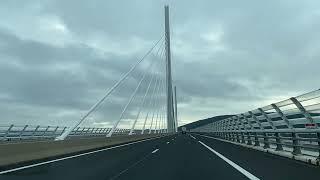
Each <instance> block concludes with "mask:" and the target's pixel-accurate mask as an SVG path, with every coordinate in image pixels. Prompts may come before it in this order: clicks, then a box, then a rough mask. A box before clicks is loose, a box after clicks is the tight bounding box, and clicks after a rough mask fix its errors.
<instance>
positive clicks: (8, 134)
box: [0, 124, 139, 141]
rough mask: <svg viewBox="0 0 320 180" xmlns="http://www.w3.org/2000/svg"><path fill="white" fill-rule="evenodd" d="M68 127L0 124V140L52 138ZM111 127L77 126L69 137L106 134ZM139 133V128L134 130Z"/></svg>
mask: <svg viewBox="0 0 320 180" xmlns="http://www.w3.org/2000/svg"><path fill="white" fill-rule="evenodd" d="M68 128H69V127H66V126H40V125H37V126H34V125H23V126H21V125H13V124H12V125H9V126H8V125H0V141H1V140H2V141H8V140H25V139H54V138H56V137H58V136H60V135H61V134H62V133H63V132H65V131H66V130H67V129H68ZM110 130H111V128H97V127H77V128H76V129H74V130H73V131H72V132H71V133H70V134H69V136H68V137H69V138H74V137H86V136H88V137H92V136H106V135H107V134H108V133H109V132H110ZM129 131H130V129H116V130H115V132H114V133H113V135H114V136H116V135H128V133H129ZM135 132H136V133H139V130H135Z"/></svg>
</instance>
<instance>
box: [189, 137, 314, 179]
mask: <svg viewBox="0 0 320 180" xmlns="http://www.w3.org/2000/svg"><path fill="white" fill-rule="evenodd" d="M193 136H194V137H195V138H196V139H197V140H199V141H202V142H204V143H205V144H206V145H208V146H209V147H211V148H212V149H214V150H216V151H218V152H219V153H221V154H222V155H224V156H226V157H227V158H228V159H230V160H231V161H233V162H235V163H237V164H238V165H240V166H241V167H243V168H244V169H246V170H248V171H249V172H251V173H253V174H254V175H256V176H258V177H259V178H261V179H267V180H268V179H270V180H278V179H279V180H286V179H290V180H301V179H319V177H320V168H319V167H317V166H313V165H309V164H306V163H303V162H300V161H295V160H292V159H288V158H285V157H281V156H277V155H273V154H270V153H265V152H261V151H257V150H254V149H249V148H245V147H242V146H238V145H235V144H231V143H227V142H223V141H219V140H216V139H212V138H208V137H205V136H200V135H197V134H193Z"/></svg>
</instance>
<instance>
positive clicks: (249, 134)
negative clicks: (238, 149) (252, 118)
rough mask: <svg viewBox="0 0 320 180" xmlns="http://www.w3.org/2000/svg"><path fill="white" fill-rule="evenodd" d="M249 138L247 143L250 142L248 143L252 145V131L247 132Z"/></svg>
mask: <svg viewBox="0 0 320 180" xmlns="http://www.w3.org/2000/svg"><path fill="white" fill-rule="evenodd" d="M247 140H248V142H247V144H248V145H252V141H251V133H250V132H247Z"/></svg>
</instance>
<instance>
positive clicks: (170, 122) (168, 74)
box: [164, 6, 175, 133]
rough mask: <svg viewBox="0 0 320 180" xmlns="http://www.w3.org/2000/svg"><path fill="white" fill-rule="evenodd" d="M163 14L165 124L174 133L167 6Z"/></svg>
mask: <svg viewBox="0 0 320 180" xmlns="http://www.w3.org/2000/svg"><path fill="white" fill-rule="evenodd" d="M164 12H165V40H166V65H167V66H166V80H167V124H168V131H169V133H173V132H174V131H175V127H174V119H173V116H174V115H173V103H172V101H173V97H172V77H171V52H170V27H169V24H170V23H169V6H165V7H164Z"/></svg>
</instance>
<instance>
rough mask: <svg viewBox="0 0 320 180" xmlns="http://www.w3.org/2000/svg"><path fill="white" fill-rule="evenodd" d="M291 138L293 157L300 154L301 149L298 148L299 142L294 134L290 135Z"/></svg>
mask: <svg viewBox="0 0 320 180" xmlns="http://www.w3.org/2000/svg"><path fill="white" fill-rule="evenodd" d="M291 136H292V144H293V151H292V154H293V155H299V154H301V147H300V146H299V140H298V139H297V138H298V136H297V134H296V133H294V132H293V133H291Z"/></svg>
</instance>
